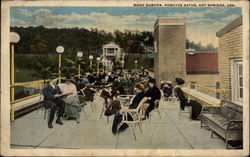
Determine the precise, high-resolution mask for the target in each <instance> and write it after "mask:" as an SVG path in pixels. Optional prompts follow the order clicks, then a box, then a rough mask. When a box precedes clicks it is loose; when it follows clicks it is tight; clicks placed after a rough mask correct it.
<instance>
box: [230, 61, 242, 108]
mask: <svg viewBox="0 0 250 157" xmlns="http://www.w3.org/2000/svg"><path fill="white" fill-rule="evenodd" d="M240 66H242V75H241V76H240V75H239V67H240ZM230 72H231V99H232V102H234V103H236V104H239V105H242V104H243V97H242V98H240V96H239V95H240V88H242V92H243V86H242V87H240V83H239V78H240V77H242V81H243V61H242V59H231V69H230ZM235 74H237V75H235ZM243 83H244V82H243ZM242 94H243V93H242ZM243 96H244V95H243Z"/></svg>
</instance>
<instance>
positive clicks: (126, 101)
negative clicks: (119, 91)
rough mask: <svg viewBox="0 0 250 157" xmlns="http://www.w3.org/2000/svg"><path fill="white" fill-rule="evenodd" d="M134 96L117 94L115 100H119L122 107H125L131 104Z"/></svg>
mask: <svg viewBox="0 0 250 157" xmlns="http://www.w3.org/2000/svg"><path fill="white" fill-rule="evenodd" d="M134 97H135V95H119V96H118V97H117V100H119V101H120V103H121V105H122V107H127V106H129V105H130V104H132V101H133V99H134Z"/></svg>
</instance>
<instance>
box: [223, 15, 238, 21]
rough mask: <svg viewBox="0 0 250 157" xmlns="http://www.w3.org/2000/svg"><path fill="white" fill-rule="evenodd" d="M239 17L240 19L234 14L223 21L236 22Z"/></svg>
mask: <svg viewBox="0 0 250 157" xmlns="http://www.w3.org/2000/svg"><path fill="white" fill-rule="evenodd" d="M238 17H239V15H236V14H232V15H230V16H228V17H225V18H222V19H221V20H222V21H225V22H228V21H233V20H235V19H236V18H238Z"/></svg>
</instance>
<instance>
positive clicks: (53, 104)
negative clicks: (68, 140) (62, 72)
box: [43, 76, 65, 129]
mask: <svg viewBox="0 0 250 157" xmlns="http://www.w3.org/2000/svg"><path fill="white" fill-rule="evenodd" d="M61 94H62V92H61V90H60V88H59V86H58V85H57V78H56V76H52V77H51V81H50V83H49V84H48V85H47V86H45V87H44V89H43V96H44V107H45V108H46V109H48V108H50V115H49V120H48V128H50V129H51V128H53V125H52V122H53V120H54V116H55V112H56V110H57V108H58V114H57V120H56V123H57V124H60V125H63V123H62V121H61V117H62V116H63V113H64V107H65V102H64V101H63V99H62V97H61Z"/></svg>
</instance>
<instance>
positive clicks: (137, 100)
mask: <svg viewBox="0 0 250 157" xmlns="http://www.w3.org/2000/svg"><path fill="white" fill-rule="evenodd" d="M143 89H144V86H143V85H142V84H136V86H135V92H136V93H137V95H136V96H135V97H134V99H133V101H132V104H130V105H129V109H135V108H137V106H138V105H139V103H140V101H141V100H142V99H143V98H144V97H145V94H144V92H143ZM128 120H132V118H131V117H130V116H129V117H128ZM121 121H122V115H121V114H120V113H119V112H117V113H116V114H115V117H114V121H113V125H112V132H113V134H115V133H116V132H117V126H118V124H119V123H120V122H121ZM126 128H128V125H127V124H125V123H124V124H122V126H121V127H120V129H119V131H123V130H125V129H126Z"/></svg>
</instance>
